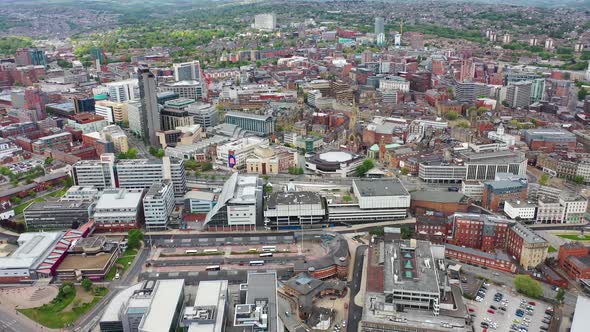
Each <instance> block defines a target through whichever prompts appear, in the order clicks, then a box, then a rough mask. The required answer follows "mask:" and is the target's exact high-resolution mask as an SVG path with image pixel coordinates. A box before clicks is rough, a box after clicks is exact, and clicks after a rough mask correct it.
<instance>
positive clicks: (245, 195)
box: [204, 173, 263, 231]
mask: <svg viewBox="0 0 590 332" xmlns="http://www.w3.org/2000/svg"><path fill="white" fill-rule="evenodd" d="M262 195H263V193H262V183H261V181H260V179H259V178H258V177H257V176H242V175H239V174H238V173H233V174H232V175H231V176H230V178H229V179H228V180H227V181H226V182H225V184H224V185H223V189H222V190H221V193H220V194H219V197H218V199H217V204H216V205H215V206H214V207H213V209H212V210H211V211H209V213H207V217H206V218H205V222H204V227H206V228H207V229H208V230H220V231H224V230H255V229H256V225H257V224H258V223H260V222H261V221H262V213H261V212H262Z"/></svg>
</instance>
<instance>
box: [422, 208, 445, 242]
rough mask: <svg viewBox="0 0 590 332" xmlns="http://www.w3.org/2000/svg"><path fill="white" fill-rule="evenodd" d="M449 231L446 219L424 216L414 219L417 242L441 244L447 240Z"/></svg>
mask: <svg viewBox="0 0 590 332" xmlns="http://www.w3.org/2000/svg"><path fill="white" fill-rule="evenodd" d="M449 230H450V223H449V220H448V219H447V218H443V217H435V216H426V215H422V216H417V217H416V238H417V239H418V240H423V241H430V242H431V243H435V244H443V243H445V242H446V240H447V234H448V233H449Z"/></svg>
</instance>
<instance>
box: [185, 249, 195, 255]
mask: <svg viewBox="0 0 590 332" xmlns="http://www.w3.org/2000/svg"><path fill="white" fill-rule="evenodd" d="M184 253H185V254H187V255H196V254H197V251H196V250H187V251H185V252H184Z"/></svg>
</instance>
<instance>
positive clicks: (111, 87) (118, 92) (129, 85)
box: [105, 78, 139, 103]
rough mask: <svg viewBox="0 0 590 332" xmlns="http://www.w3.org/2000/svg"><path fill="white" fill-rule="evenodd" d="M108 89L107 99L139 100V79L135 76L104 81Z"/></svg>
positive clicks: (119, 100)
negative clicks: (115, 80) (120, 79)
mask: <svg viewBox="0 0 590 332" xmlns="http://www.w3.org/2000/svg"><path fill="white" fill-rule="evenodd" d="M105 86H106V87H107V89H108V93H109V100H110V101H116V102H120V103H121V102H125V101H130V100H139V81H138V80H137V79H136V78H132V79H128V80H124V81H117V82H109V83H105Z"/></svg>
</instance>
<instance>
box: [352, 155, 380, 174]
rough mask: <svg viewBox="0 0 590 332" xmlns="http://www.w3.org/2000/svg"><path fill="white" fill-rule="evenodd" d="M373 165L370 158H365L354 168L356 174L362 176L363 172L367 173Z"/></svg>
mask: <svg viewBox="0 0 590 332" xmlns="http://www.w3.org/2000/svg"><path fill="white" fill-rule="evenodd" d="M374 166H375V163H374V162H373V160H371V159H367V160H365V161H363V163H362V164H361V165H360V166H359V167H357V168H356V171H355V173H356V176H358V177H363V176H365V174H367V172H368V171H369V170H370V169H371V168H373V167H374Z"/></svg>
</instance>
